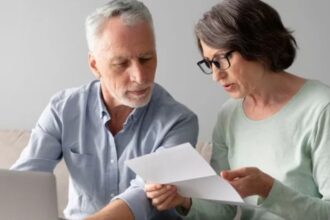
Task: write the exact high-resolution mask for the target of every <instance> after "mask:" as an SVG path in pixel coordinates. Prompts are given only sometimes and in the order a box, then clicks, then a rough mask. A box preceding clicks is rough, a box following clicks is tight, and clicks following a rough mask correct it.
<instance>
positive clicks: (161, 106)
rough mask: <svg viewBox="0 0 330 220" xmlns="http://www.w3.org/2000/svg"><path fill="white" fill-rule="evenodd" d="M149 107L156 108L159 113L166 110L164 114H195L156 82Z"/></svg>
mask: <svg viewBox="0 0 330 220" xmlns="http://www.w3.org/2000/svg"><path fill="white" fill-rule="evenodd" d="M150 108H155V109H157V112H158V113H161V114H163V113H165V112H166V114H171V113H173V114H180V113H181V114H190V115H195V113H194V112H193V111H192V110H190V109H189V108H188V107H187V106H186V105H184V104H183V103H181V102H179V101H177V100H176V99H175V98H174V97H173V96H172V95H171V94H170V93H169V92H168V91H167V90H166V89H164V88H163V87H162V86H160V85H159V84H156V83H155V86H154V91H153V95H152V98H151V100H150Z"/></svg>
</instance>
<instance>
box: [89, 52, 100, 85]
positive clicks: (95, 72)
mask: <svg viewBox="0 0 330 220" xmlns="http://www.w3.org/2000/svg"><path fill="white" fill-rule="evenodd" d="M88 65H89V68H90V69H91V71H92V73H93V75H94V76H95V77H96V79H100V78H101V74H100V71H99V70H98V68H97V64H96V59H95V56H94V54H92V53H91V52H89V53H88Z"/></svg>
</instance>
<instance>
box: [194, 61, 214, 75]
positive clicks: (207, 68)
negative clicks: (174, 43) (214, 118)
mask: <svg viewBox="0 0 330 220" xmlns="http://www.w3.org/2000/svg"><path fill="white" fill-rule="evenodd" d="M197 65H198V66H199V68H200V69H201V70H202V71H203V73H205V74H211V73H212V70H211V65H210V62H209V61H207V60H201V61H199V62H198V63H197Z"/></svg>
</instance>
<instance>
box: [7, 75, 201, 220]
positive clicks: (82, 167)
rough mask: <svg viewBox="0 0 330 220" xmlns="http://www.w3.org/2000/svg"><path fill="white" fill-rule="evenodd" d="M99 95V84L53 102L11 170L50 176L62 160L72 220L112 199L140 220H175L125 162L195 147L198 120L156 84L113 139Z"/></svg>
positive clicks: (64, 93)
mask: <svg viewBox="0 0 330 220" xmlns="http://www.w3.org/2000/svg"><path fill="white" fill-rule="evenodd" d="M100 91H101V90H100V83H99V81H93V82H91V83H90V84H88V85H85V86H82V87H79V88H74V89H68V90H64V91H61V92H59V93H58V94H56V95H55V96H53V98H52V99H51V101H50V103H49V104H48V106H47V107H46V109H45V110H44V111H43V113H42V114H41V116H40V118H39V120H38V122H37V125H36V127H35V128H34V129H33V130H32V133H31V138H30V141H29V143H28V145H27V147H26V148H25V149H24V151H23V152H22V154H21V156H20V158H19V159H18V161H17V162H16V163H15V164H14V165H13V167H12V169H17V170H36V171H47V172H52V171H53V170H54V168H55V166H56V164H57V163H58V162H59V161H60V160H61V159H62V158H64V160H65V163H66V165H67V167H68V170H69V173H70V184H69V202H68V205H67V207H66V209H65V211H64V214H65V216H66V217H67V218H69V219H82V218H84V217H86V216H88V215H90V214H92V213H95V212H97V211H98V210H99V209H101V208H103V207H104V206H106V205H107V204H108V203H109V202H110V201H111V200H112V199H114V198H120V199H122V200H124V201H125V202H126V203H127V204H128V206H129V207H130V209H131V210H132V212H133V213H134V216H135V219H136V220H144V219H176V217H174V216H173V212H167V213H166V212H164V213H163V212H162V213H161V214H160V213H157V212H156V211H155V209H154V208H153V207H152V205H151V204H150V201H149V200H148V199H147V198H146V195H145V193H144V190H143V181H142V180H141V179H140V178H138V177H136V175H135V174H134V173H133V171H131V170H130V169H129V168H128V167H127V166H125V164H124V162H125V161H126V160H128V159H131V158H134V157H138V156H141V155H144V154H148V153H151V152H154V151H156V150H158V149H160V148H161V147H171V146H174V145H177V144H181V143H184V142H190V143H191V144H192V145H195V144H196V141H197V136H198V122H197V117H196V115H195V114H194V113H193V112H191V111H190V110H189V109H188V108H186V107H185V106H184V105H182V104H180V103H178V102H177V101H175V100H174V99H173V98H172V97H171V96H170V94H169V93H167V92H166V91H165V90H164V89H163V88H162V87H161V86H159V85H157V84H155V85H154V88H153V94H152V97H151V100H150V102H149V104H148V105H146V106H144V107H141V108H137V109H135V110H133V111H132V112H131V114H130V115H129V116H128V118H127V120H126V122H125V123H124V126H123V129H122V130H121V131H120V132H118V133H117V134H116V135H115V136H113V135H112V133H111V132H110V131H109V130H108V129H107V126H106V123H107V122H108V121H109V120H111V115H110V114H109V113H108V111H107V110H106V107H105V105H104V103H103V101H102V98H101V95H100ZM170 215H171V216H172V217H169V216H170Z"/></svg>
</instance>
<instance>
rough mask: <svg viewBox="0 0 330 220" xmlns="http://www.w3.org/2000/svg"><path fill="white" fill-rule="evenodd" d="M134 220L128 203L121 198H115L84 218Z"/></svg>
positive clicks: (89, 219)
mask: <svg viewBox="0 0 330 220" xmlns="http://www.w3.org/2000/svg"><path fill="white" fill-rule="evenodd" d="M109 219H111V220H134V215H133V213H132V211H131V209H130V208H129V207H128V205H127V204H126V203H125V202H124V201H123V200H121V199H116V200H114V201H112V202H111V203H109V204H108V205H107V206H106V207H104V208H103V209H101V210H100V211H98V212H97V213H95V214H94V215H92V216H89V217H87V218H86V219H85V220H109Z"/></svg>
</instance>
